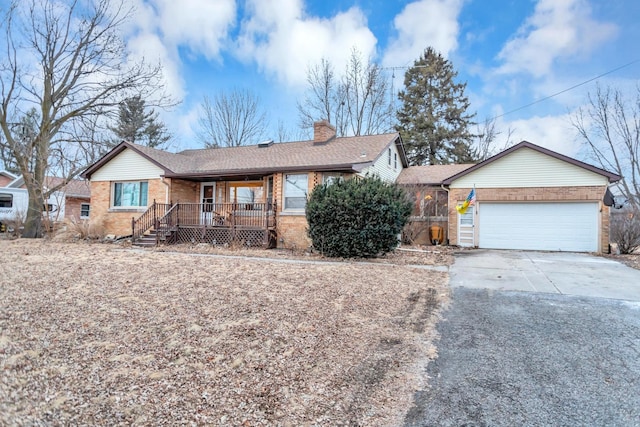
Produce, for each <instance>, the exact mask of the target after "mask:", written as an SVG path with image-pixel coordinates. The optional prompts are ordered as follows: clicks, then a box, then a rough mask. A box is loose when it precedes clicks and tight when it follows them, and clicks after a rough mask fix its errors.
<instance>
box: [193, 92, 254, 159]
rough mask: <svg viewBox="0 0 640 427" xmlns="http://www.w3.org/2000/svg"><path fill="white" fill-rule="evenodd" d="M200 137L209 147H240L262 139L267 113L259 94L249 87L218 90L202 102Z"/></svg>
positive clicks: (199, 121) (198, 133) (199, 120)
mask: <svg viewBox="0 0 640 427" xmlns="http://www.w3.org/2000/svg"><path fill="white" fill-rule="evenodd" d="M200 109H201V110H200V117H199V119H198V123H199V124H200V131H199V132H197V135H198V138H199V139H200V140H201V141H202V142H203V143H204V145H205V146H206V147H213V148H215V147H238V146H240V145H246V144H252V143H256V142H259V140H260V139H261V138H263V136H264V133H265V130H266V127H267V118H266V117H267V116H266V113H265V112H264V110H263V109H262V107H261V105H260V99H259V98H258V96H257V95H255V94H253V93H252V92H250V91H248V90H240V89H234V90H232V91H231V92H219V93H218V94H216V95H215V96H214V98H213V100H211V99H210V98H209V97H208V96H205V97H204V99H203V100H202V104H201V105H200Z"/></svg>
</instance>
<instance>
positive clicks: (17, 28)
mask: <svg viewBox="0 0 640 427" xmlns="http://www.w3.org/2000/svg"><path fill="white" fill-rule="evenodd" d="M126 4H127V3H126V1H125V0H95V1H92V2H80V1H77V0H73V1H71V2H68V3H61V2H57V1H54V0H28V1H17V0H16V1H14V2H13V3H12V4H11V6H10V8H9V9H8V10H7V11H6V15H5V18H4V23H5V25H4V26H3V32H4V34H2V35H0V43H2V44H3V45H4V51H5V52H6V55H3V56H4V57H3V58H2V59H0V97H1V98H0V129H1V131H2V138H0V145H1V146H0V148H1V149H4V150H7V151H8V152H10V153H11V155H12V156H13V157H14V158H15V161H16V164H17V165H18V166H19V169H20V173H21V174H22V176H23V178H24V181H25V185H26V187H27V189H28V191H29V210H28V213H27V220H26V223H25V232H24V234H23V236H24V237H38V236H40V235H41V233H42V230H41V219H42V218H41V213H42V206H43V205H44V200H46V196H47V193H50V192H51V191H52V190H51V189H48V190H47V191H45V189H44V186H43V185H44V178H45V176H46V174H47V173H50V172H51V171H54V170H55V171H56V172H57V173H63V172H64V173H65V176H64V179H65V180H67V181H68V180H70V179H72V178H73V177H74V176H75V175H77V174H78V173H79V172H80V171H81V170H82V169H84V167H86V166H87V165H88V164H89V163H90V162H91V161H92V160H94V159H95V158H96V156H97V155H98V154H99V153H101V152H102V150H103V149H104V146H103V145H102V143H101V142H97V141H96V139H95V138H96V132H97V131H98V130H99V128H100V126H101V125H100V121H101V120H104V118H105V114H106V113H108V111H109V110H110V109H113V107H116V106H117V105H118V103H119V102H120V100H121V99H123V98H125V97H127V96H131V95H135V94H139V95H141V96H142V97H144V99H151V98H154V99H155V100H156V101H154V102H156V103H157V104H159V105H170V104H172V101H171V100H170V99H169V98H168V97H166V96H165V95H164V94H163V93H162V92H161V88H162V85H161V80H162V74H161V68H160V66H159V65H157V66H149V65H147V64H145V63H144V62H141V63H133V64H132V63H130V62H129V61H128V60H127V57H126V51H125V48H124V44H123V42H122V40H121V39H120V35H119V32H120V29H121V26H122V24H123V23H124V21H125V20H126V19H128V17H129V16H130V13H131V9H130V8H128V6H125V5H126ZM34 108H35V110H36V112H37V114H36V117H37V119H38V123H37V126H35V130H34V132H33V135H32V136H31V137H30V138H29V139H28V140H25V139H24V138H18V137H17V136H18V134H17V128H16V126H15V124H16V123H19V121H20V120H21V119H22V118H23V117H25V115H26V114H27V112H28V111H31V110H32V109H34ZM89 127H93V129H89Z"/></svg>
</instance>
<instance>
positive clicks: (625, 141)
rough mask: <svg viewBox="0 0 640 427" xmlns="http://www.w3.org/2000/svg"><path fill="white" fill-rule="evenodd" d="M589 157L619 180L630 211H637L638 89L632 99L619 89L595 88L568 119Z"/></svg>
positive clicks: (639, 164)
mask: <svg viewBox="0 0 640 427" xmlns="http://www.w3.org/2000/svg"><path fill="white" fill-rule="evenodd" d="M572 124H573V127H574V128H575V129H576V131H577V133H578V136H579V138H580V139H581V140H582V143H583V145H584V146H585V147H586V148H587V150H588V152H589V153H590V155H591V156H590V157H591V159H592V160H593V161H595V162H596V163H597V164H598V165H600V166H601V167H602V168H604V169H607V170H610V171H612V172H615V173H616V174H618V175H620V176H621V177H623V179H622V180H621V181H620V183H618V188H619V189H620V191H621V192H622V195H623V196H624V197H625V198H626V200H627V201H628V202H629V204H630V205H631V206H633V207H634V209H636V210H637V209H639V208H640V87H636V93H635V99H628V98H625V96H624V94H623V93H622V92H621V91H620V90H619V89H614V88H612V87H606V88H602V87H600V86H597V88H596V91H595V93H593V94H589V96H588V102H587V104H586V106H584V107H583V108H580V109H579V110H578V111H577V112H576V114H575V115H574V116H573V117H572Z"/></svg>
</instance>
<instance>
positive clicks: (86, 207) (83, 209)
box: [80, 203, 91, 219]
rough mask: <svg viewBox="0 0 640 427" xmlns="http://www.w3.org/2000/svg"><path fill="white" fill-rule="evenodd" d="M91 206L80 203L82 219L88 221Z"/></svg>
mask: <svg viewBox="0 0 640 427" xmlns="http://www.w3.org/2000/svg"><path fill="white" fill-rule="evenodd" d="M90 208H91V205H89V203H80V218H82V219H86V218H89V210H90Z"/></svg>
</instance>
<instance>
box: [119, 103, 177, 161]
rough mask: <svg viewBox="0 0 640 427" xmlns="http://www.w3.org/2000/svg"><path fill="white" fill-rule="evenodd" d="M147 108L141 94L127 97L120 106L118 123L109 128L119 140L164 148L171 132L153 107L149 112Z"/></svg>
mask: <svg viewBox="0 0 640 427" xmlns="http://www.w3.org/2000/svg"><path fill="white" fill-rule="evenodd" d="M145 110H146V108H145V100H144V99H142V97H141V96H140V95H136V96H132V97H130V98H127V99H125V100H124V101H122V102H121V103H120V105H119V107H118V122H117V125H116V126H110V127H109V129H110V130H111V131H112V132H113V133H114V134H115V135H116V138H117V139H118V142H120V141H122V140H124V141H128V142H133V143H136V144H141V145H146V146H148V147H151V148H163V146H164V145H165V144H166V143H167V142H168V141H169V140H170V139H171V134H170V133H169V132H168V131H167V127H166V126H165V124H164V123H162V122H161V121H160V120H159V119H158V113H157V112H155V111H154V110H153V108H152V109H151V110H150V111H148V112H147V111H145Z"/></svg>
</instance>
